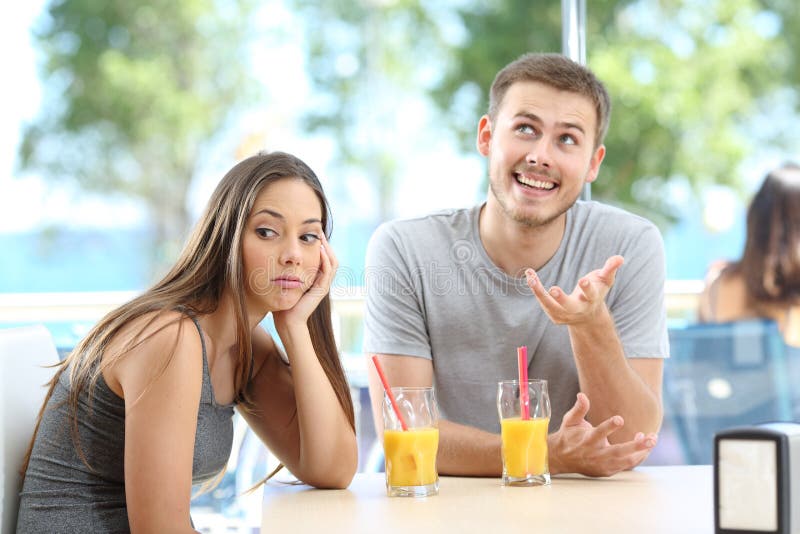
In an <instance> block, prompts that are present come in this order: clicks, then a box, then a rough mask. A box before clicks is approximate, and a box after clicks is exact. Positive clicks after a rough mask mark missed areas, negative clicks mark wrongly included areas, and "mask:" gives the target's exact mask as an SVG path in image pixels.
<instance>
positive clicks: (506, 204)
mask: <svg viewBox="0 0 800 534" xmlns="http://www.w3.org/2000/svg"><path fill="white" fill-rule="evenodd" d="M596 126H597V116H596V111H595V107H594V105H593V103H592V101H591V100H589V99H588V98H586V97H584V96H581V95H579V94H577V93H571V92H567V91H559V90H557V89H554V88H552V87H550V86H548V85H545V84H542V83H538V82H517V83H515V84H513V85H512V86H511V87H509V89H508V91H507V92H506V95H505V97H504V98H503V101H502V103H501V105H500V107H499V109H498V111H497V117H496V118H495V120H494V121H491V120H490V119H489V117H488V116H484V117H483V118H481V121H480V124H479V126H478V143H477V144H478V151H479V152H480V153H481V154H483V155H484V156H486V157H488V158H489V188H490V191H489V199H488V202H489V204H490V206H491V205H492V204H493V203H496V204H497V207H499V208H500V209H501V210H502V212H503V213H504V214H505V215H506V216H508V217H509V218H510V219H512V220H514V221H516V222H519V223H522V224H524V225H526V226H531V227H535V226H541V225H546V224H548V223H550V222H553V221H555V220H557V219H559V218H561V217H562V216H563V215H564V213H565V212H566V211H567V209H569V207H570V206H572V204H573V203H575V201H576V200H577V199H578V198H579V197H580V194H581V190H582V189H583V185H584V184H585V183H590V182H593V181H594V180H595V178H597V172H598V170H599V169H600V163H601V162H602V161H603V156H604V155H605V147H603V146H600V147H598V148H597V149H594V143H595V131H596Z"/></svg>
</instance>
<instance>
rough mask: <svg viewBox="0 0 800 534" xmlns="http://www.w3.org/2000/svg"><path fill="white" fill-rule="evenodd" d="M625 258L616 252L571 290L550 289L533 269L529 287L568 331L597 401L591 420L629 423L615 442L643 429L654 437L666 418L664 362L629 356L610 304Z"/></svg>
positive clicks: (581, 376)
mask: <svg viewBox="0 0 800 534" xmlns="http://www.w3.org/2000/svg"><path fill="white" fill-rule="evenodd" d="M622 262H623V259H622V257H621V256H612V257H611V258H609V259H608V260H607V261H606V263H605V265H604V266H603V268H602V269H597V270H595V271H592V272H591V273H588V274H587V275H586V276H584V277H582V278H581V279H580V280H579V281H578V285H577V286H576V287H575V289H574V290H573V292H572V293H571V294H567V293H565V292H564V290H562V289H561V288H559V287H553V288H550V290H549V291H548V290H546V289H545V288H544V287H543V286H542V284H541V282H540V281H539V279H538V277H537V276H536V274H535V273H534V272H533V270H529V272H528V285H529V286H530V288H531V290H532V291H533V293H534V295H536V298H537V299H538V300H539V303H540V304H541V305H542V308H543V309H544V311H545V312H546V313H547V315H548V316H549V317H550V319H551V320H552V321H553V322H554V323H556V324H565V325H567V327H568V329H569V336H570V341H571V343H572V351H573V354H574V355H575V364H576V367H577V370H578V380H579V383H580V389H581V391H582V392H584V393H586V395H587V396H588V397H589V398H591V399H592V405H593V407H592V410H591V411H590V412H589V414H588V416H587V418H588V420H589V422H591V423H592V424H595V425H599V424H600V423H601V422H602V421H605V420H607V419H608V418H610V417H613V416H615V415H620V416H622V418H623V421H624V427H623V428H621V429H619V430H618V431H617V432H615V433H614V434H613V435H612V436H611V437H610V441H611V442H612V443H621V442H625V441H630V440H632V439H634V438H635V437H636V436H637V435H638V434H639V433H646V435H647V437H648V438H652V439H653V440H655V439H656V436H655V433H656V432H658V430H659V428H660V427H661V420H662V407H661V381H662V373H663V361H662V360H661V359H660V358H653V359H649V358H637V359H628V358H626V357H625V354H624V352H623V348H622V343H621V342H620V339H619V335H618V334H617V331H616V328H615V326H614V320H613V318H612V317H611V313H610V311H609V310H608V307H607V305H606V303H605V297H606V295H607V294H608V291H609V289H610V288H611V286H612V285H613V283H614V278H615V275H616V271H617V269H618V268H619V267H620V266H621V265H622Z"/></svg>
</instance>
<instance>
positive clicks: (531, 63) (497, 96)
mask: <svg viewBox="0 0 800 534" xmlns="http://www.w3.org/2000/svg"><path fill="white" fill-rule="evenodd" d="M517 82H538V83H542V84H544V85H548V86H550V87H552V88H554V89H558V90H560V91H569V92H571V93H577V94H579V95H581V96H585V97H586V98H588V99H589V100H591V101H592V102H593V103H594V106H595V110H596V112H597V117H596V118H597V126H596V129H595V143H594V144H595V147H598V146H600V145H601V144H602V143H603V139H604V138H605V136H606V132H607V131H608V122H609V119H610V117H611V99H610V98H609V96H608V91H606V88H605V86H604V85H603V83H602V82H601V81H600V80H598V79H597V77H596V76H595V75H594V73H593V72H592V71H590V70H589V69H588V68H586V67H584V66H582V65H580V64H578V63H576V62H574V61H572V60H571V59H569V58H568V57H566V56H563V55H561V54H533V53H529V54H525V55H523V56H520V57H519V58H518V59H516V60H515V61H513V62H511V63H509V64H508V65H506V66H505V67H503V69H502V70H501V71H500V72H498V73H497V76H495V78H494V82H492V88H491V90H490V91H489V111H488V115H489V118H490V119H491V120H492V121H493V122H494V120H495V119H496V118H497V111H498V109H499V108H500V105H501V104H502V103H503V98H504V97H505V95H506V92H507V91H508V88H509V87H511V86H512V85H513V84H515V83H517Z"/></svg>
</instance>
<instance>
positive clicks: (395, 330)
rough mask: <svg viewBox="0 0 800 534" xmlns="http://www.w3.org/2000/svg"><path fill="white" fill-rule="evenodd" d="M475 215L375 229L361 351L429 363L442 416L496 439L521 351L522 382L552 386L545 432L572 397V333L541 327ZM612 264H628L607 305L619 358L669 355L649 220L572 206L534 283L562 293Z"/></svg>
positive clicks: (533, 305) (659, 267) (658, 245)
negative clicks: (488, 246)
mask: <svg viewBox="0 0 800 534" xmlns="http://www.w3.org/2000/svg"><path fill="white" fill-rule="evenodd" d="M480 210H481V206H476V207H474V208H470V209H460V210H449V211H444V212H441V213H436V214H433V215H429V216H426V217H421V218H416V219H410V220H404V221H393V222H389V223H386V224H383V225H381V226H380V227H379V228H378V230H376V232H375V234H374V235H373V236H372V239H371V240H370V243H369V246H368V248H367V259H366V264H367V268H366V271H365V277H366V287H367V304H366V312H365V319H364V324H365V333H364V350H365V352H367V353H381V354H399V355H406V356H418V357H420V358H427V359H430V360H432V361H433V369H434V386H435V389H436V395H437V399H438V401H439V407H440V410H441V413H442V417H444V418H445V419H448V420H450V421H454V422H457V423H461V424H466V425H470V426H474V427H478V428H481V429H484V430H487V431H490V432H499V430H500V423H499V418H498V415H497V408H496V396H497V382H498V380H504V379H514V378H516V377H517V353H516V348H517V347H518V346H520V345H525V346H527V347H528V362H529V363H528V374H529V377H530V378H544V379H546V380H548V387H549V392H550V399H551V406H552V416H551V421H550V431H551V432H552V431H554V430H556V429H558V427H559V426H560V424H561V419H562V417H563V415H564V413H565V412H566V411H567V410H568V409H569V408H571V407H572V405H573V404H574V402H575V395H576V394H577V393H578V391H579V387H578V373H577V370H576V367H575V362H574V359H573V354H572V348H571V345H570V340H569V334H568V332H567V327H566V326H564V325H556V324H553V322H552V321H551V320H550V319H549V317H547V315H546V314H545V313H544V311H543V310H542V308H541V306H540V305H539V302H538V301H537V300H536V297H535V296H534V295H533V294H532V293H531V290H530V288H528V286H527V284H526V283H525V278H524V275H523V273H520V275H521V276H520V277H519V278H515V277H511V276H508V275H507V274H505V273H504V272H503V271H501V270H500V269H499V268H498V267H497V266H496V265H494V264H493V263H492V261H491V259H490V258H489V256H488V254H487V253H486V250H485V249H484V248H483V244H482V243H481V241H480V237H479V234H478V218H479V214H480ZM614 254H620V255H622V256H623V257H624V258H625V264H624V265H622V267H620V269H619V271H618V272H617V276H616V281H615V283H614V286H613V287H612V288H611V290H610V292H609V293H608V295H607V297H606V302H607V304H608V306H609V309H610V310H611V314H612V316H613V318H614V323H615V324H616V328H617V332H618V334H619V337H620V339H621V341H622V346H623V349H624V351H625V355H626V356H627V357H628V358H666V357H668V355H669V345H668V338H667V325H666V310H665V306H664V280H665V260H664V247H663V243H662V240H661V235H660V233H659V232H658V229H657V228H656V227H655V226H654V225H653V224H652V223H650V222H649V221H647V220H645V219H643V218H641V217H638V216H635V215H632V214H630V213H627V212H625V211H623V210H620V209H617V208H613V207H610V206H607V205H604V204H600V203H597V202H581V201H579V202H577V203H576V204H575V205H574V206H573V207H572V208H570V209H569V211H568V212H567V222H566V229H565V232H564V237H563V239H562V241H561V244H560V246H559V248H558V250H557V251H556V253H555V255H554V256H553V257H552V258H551V259H550V260H549V261H548V262H547V264H545V265H544V266H543V267H541V268H540V269H539V270H538V271H537V274H538V275H539V278H540V279H541V281H542V283H543V284H544V286H545V287H548V288H549V287H551V286H554V285H558V286H560V287H561V288H562V289H564V290H565V291H567V292H568V293H569V292H572V290H573V289H574V288H575V286H576V284H577V283H578V279H579V278H580V277H581V276H584V275H585V274H587V273H589V272H590V271H592V270H594V269H599V268H600V267H602V266H603V264H604V263H605V261H606V259H608V258H609V257H610V256H612V255H614ZM395 385H398V386H400V385H403V384H395ZM590 400H591V399H590Z"/></svg>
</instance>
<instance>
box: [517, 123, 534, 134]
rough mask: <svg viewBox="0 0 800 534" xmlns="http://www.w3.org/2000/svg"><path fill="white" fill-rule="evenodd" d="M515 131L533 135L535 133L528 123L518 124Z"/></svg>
mask: <svg viewBox="0 0 800 534" xmlns="http://www.w3.org/2000/svg"><path fill="white" fill-rule="evenodd" d="M517 131H518V132H519V133H521V134H525V135H533V134H535V133H536V130H534V129H533V126H531V125H530V124H520V125H519V126H517Z"/></svg>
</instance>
